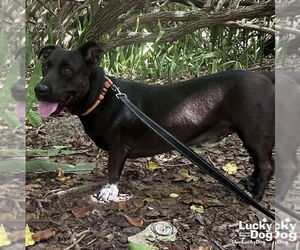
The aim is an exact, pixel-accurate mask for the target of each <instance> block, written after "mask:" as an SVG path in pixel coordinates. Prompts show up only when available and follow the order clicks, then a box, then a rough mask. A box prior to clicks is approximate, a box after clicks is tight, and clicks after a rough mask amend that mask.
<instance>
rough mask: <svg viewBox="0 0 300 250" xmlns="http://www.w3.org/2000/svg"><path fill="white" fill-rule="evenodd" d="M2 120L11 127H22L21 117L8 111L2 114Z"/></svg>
mask: <svg viewBox="0 0 300 250" xmlns="http://www.w3.org/2000/svg"><path fill="white" fill-rule="evenodd" d="M2 118H3V119H4V121H5V123H6V124H7V125H9V126H12V127H16V126H18V125H20V119H19V117H18V116H17V115H16V114H14V113H13V112H10V111H8V110H5V112H4V113H3V114H2Z"/></svg>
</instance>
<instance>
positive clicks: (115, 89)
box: [111, 84, 127, 99]
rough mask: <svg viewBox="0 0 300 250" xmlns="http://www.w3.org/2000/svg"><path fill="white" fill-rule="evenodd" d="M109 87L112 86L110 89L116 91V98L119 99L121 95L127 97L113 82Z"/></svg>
mask: <svg viewBox="0 0 300 250" xmlns="http://www.w3.org/2000/svg"><path fill="white" fill-rule="evenodd" d="M111 88H112V90H113V91H114V92H117V93H116V97H117V98H118V99H120V98H121V97H124V98H127V95H126V94H125V93H122V92H121V91H120V89H119V88H118V87H117V86H116V85H115V84H113V85H112V86H111Z"/></svg>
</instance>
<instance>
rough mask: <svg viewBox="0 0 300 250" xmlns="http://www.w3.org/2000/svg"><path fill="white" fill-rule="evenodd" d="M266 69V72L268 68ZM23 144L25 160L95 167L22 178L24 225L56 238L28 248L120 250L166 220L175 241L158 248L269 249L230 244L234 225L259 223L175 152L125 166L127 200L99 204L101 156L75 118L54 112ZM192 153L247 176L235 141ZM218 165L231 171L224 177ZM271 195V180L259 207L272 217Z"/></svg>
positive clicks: (248, 168)
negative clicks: (139, 235) (267, 211)
mask: <svg viewBox="0 0 300 250" xmlns="http://www.w3.org/2000/svg"><path fill="white" fill-rule="evenodd" d="M265 68H266V69H268V70H269V69H271V68H273V65H272V62H271V63H269V62H266V64H265ZM145 143H147V142H145ZM26 144H27V150H28V153H27V160H43V161H51V162H56V163H59V164H72V165H73V166H78V165H80V164H90V165H92V166H93V165H94V166H95V168H93V169H92V170H91V169H85V168H83V169H82V170H80V168H76V169H75V170H74V171H65V172H64V171H63V170H58V169H55V170H53V171H50V170H49V171H47V170H44V171H28V172H27V179H26V182H27V183H26V212H27V215H26V221H27V224H28V225H29V226H30V228H31V230H32V231H34V232H37V231H41V230H44V229H50V230H52V231H54V232H55V236H54V237H50V238H49V239H48V240H46V241H43V242H40V243H39V244H36V245H35V246H32V247H30V248H29V249H35V250H37V249H48V250H50V249H100V250H104V249H127V247H126V244H127V240H128V237H129V236H132V235H135V234H137V233H139V232H141V231H142V230H144V229H145V228H146V227H147V226H148V225H149V224H151V223H153V222H157V221H169V222H171V223H172V224H173V226H175V227H176V229H177V230H178V233H177V237H176V240H175V241H174V242H156V243H155V244H154V245H155V246H156V247H157V248H158V249H172V250H180V249H191V250H194V249H198V250H200V249H202V250H208V249H271V245H272V242H265V241H262V242H259V243H258V244H252V243H249V244H245V243H236V242H234V241H235V240H236V241H239V240H241V237H240V234H243V230H241V229H239V227H238V222H239V221H242V222H244V223H247V222H248V223H254V222H259V221H260V220H262V219H263V218H264V217H265V216H264V215H263V214H261V213H260V212H258V211H257V210H255V209H254V208H252V207H250V206H249V205H247V204H245V203H244V202H243V201H242V200H241V199H240V198H238V197H237V196H236V195H234V194H233V193H232V192H230V191H229V190H227V189H226V188H224V187H223V186H222V185H221V184H219V183H218V182H217V181H215V180H214V179H212V178H211V177H209V176H208V175H206V174H204V173H202V172H201V171H199V170H198V169H197V168H196V167H195V166H194V165H192V164H190V162H189V161H188V160H187V159H185V158H184V157H182V156H181V155H180V154H178V153H176V152H175V151H173V152H169V153H165V154H161V155H157V156H155V157H148V158H140V159H135V160H128V161H127V162H126V164H125V168H124V171H123V174H122V178H121V181H120V185H119V187H120V191H121V193H126V194H131V195H132V197H131V198H130V199H129V200H126V201H120V202H110V203H100V202H98V201H97V200H96V199H95V198H94V194H96V193H97V192H98V191H99V190H100V188H101V186H103V185H104V184H105V183H106V182H107V178H106V162H107V154H106V153H105V152H104V151H101V150H100V151H99V150H98V148H97V147H96V146H95V145H94V144H93V143H92V142H91V140H90V139H89V138H88V137H87V136H86V135H85V133H84V131H83V128H82V125H81V123H80V121H79V120H78V118H77V117H76V116H72V115H70V114H68V113H65V112H61V113H60V114H59V115H58V116H56V117H50V118H47V119H45V120H44V123H43V125H42V126H41V127H39V128H33V127H29V128H28V130H27V139H26ZM39 150H40V151H39ZM195 150H196V152H197V153H199V154H200V155H201V156H203V157H204V158H205V159H206V160H207V161H208V162H210V163H211V164H213V165H214V166H215V167H216V168H218V169H219V170H220V171H221V172H223V173H224V174H225V175H226V176H227V177H229V178H230V179H231V180H233V181H235V182H239V181H240V180H242V179H243V178H246V177H247V176H249V175H250V174H251V173H252V171H253V165H252V164H251V163H249V155H248V153H247V151H246V150H245V148H244V147H243V145H242V142H241V141H240V139H239V138H238V137H237V136H236V135H231V136H229V137H227V138H225V139H224V140H222V141H221V142H220V143H218V144H217V145H215V146H214V147H208V148H195ZM49 152H50V153H49ZM53 152H54V153H53ZM64 152H65V153H64ZM225 165H226V166H229V169H231V170H234V171H235V170H236V172H235V173H229V172H228V171H224V169H223V167H224V166H225ZM241 187H242V188H243V186H242V185H241ZM274 189H275V188H274V179H272V180H271V182H270V184H269V185H268V188H267V189H266V192H265V195H264V198H263V201H262V202H261V204H262V205H263V206H265V207H266V208H268V209H271V210H272V211H273V212H274V207H273V205H274V204H273V200H274ZM248 239H249V237H248V238H247V237H246V238H245V240H246V241H247V240H248ZM68 247H69V248H68Z"/></svg>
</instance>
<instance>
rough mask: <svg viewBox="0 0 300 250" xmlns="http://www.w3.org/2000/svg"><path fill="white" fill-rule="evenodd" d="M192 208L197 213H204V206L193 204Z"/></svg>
mask: <svg viewBox="0 0 300 250" xmlns="http://www.w3.org/2000/svg"><path fill="white" fill-rule="evenodd" d="M190 209H192V210H193V211H195V212H197V213H201V214H202V213H204V208H203V207H202V206H197V205H192V206H191V207H190Z"/></svg>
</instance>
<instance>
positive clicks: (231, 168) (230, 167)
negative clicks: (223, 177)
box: [222, 163, 238, 174]
mask: <svg viewBox="0 0 300 250" xmlns="http://www.w3.org/2000/svg"><path fill="white" fill-rule="evenodd" d="M222 169H223V170H224V171H225V172H227V173H228V174H236V173H237V169H238V167H237V165H236V164H234V163H227V164H226V165H225V166H223V167H222Z"/></svg>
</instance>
